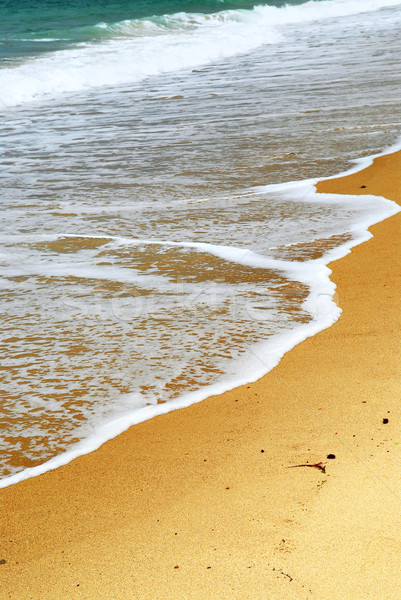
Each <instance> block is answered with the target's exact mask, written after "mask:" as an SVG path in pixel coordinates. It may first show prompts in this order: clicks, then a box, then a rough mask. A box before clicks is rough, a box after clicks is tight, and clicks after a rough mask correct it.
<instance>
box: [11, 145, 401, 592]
mask: <svg viewBox="0 0 401 600" xmlns="http://www.w3.org/2000/svg"><path fill="white" fill-rule="evenodd" d="M400 173H401V155H400V153H396V154H393V155H388V156H384V157H380V158H379V159H376V161H375V162H374V164H373V166H372V167H369V168H368V169H366V170H364V171H361V172H359V173H357V174H355V175H352V176H348V177H345V178H342V179H338V180H329V181H327V182H324V183H322V184H320V185H319V191H322V192H328V191H330V192H338V193H358V194H363V193H373V194H378V195H384V196H386V197H388V198H391V199H395V200H397V201H399V202H400V200H401V176H400ZM362 185H363V186H366V188H361V186H362ZM361 202H363V197H361ZM400 224H401V214H397V215H396V216H395V217H392V218H390V219H387V220H386V221H384V222H382V223H380V224H378V225H376V226H374V227H372V229H371V231H372V233H373V234H374V238H373V239H371V240H370V241H368V242H366V243H364V244H362V245H360V246H358V247H356V248H354V249H353V250H352V252H351V254H349V255H348V256H347V257H345V258H344V259H342V260H340V261H337V262H336V263H333V264H332V265H331V267H332V269H333V275H332V279H333V280H334V281H335V282H336V283H337V285H338V294H337V300H338V302H339V304H340V306H341V307H342V309H343V314H342V316H341V318H340V320H339V321H338V322H337V323H336V324H335V325H334V326H333V327H331V328H330V329H328V330H325V331H323V332H321V333H320V334H318V335H316V336H314V337H313V338H310V339H308V340H306V341H305V342H303V343H302V344H300V345H298V346H297V347H296V348H294V349H293V350H292V351H291V352H289V353H288V354H287V355H286V356H285V357H284V358H283V360H282V361H281V363H280V364H279V366H278V367H277V368H276V369H274V370H273V371H272V372H271V373H269V374H268V375H266V376H265V377H264V378H262V379H261V380H260V381H258V382H257V383H255V384H251V385H247V386H244V387H241V388H238V389H236V390H233V391H231V392H228V393H225V394H223V395H221V396H217V397H212V398H210V399H208V400H206V401H204V402H202V403H200V404H198V405H194V406H191V407H190V408H187V409H183V410H180V411H176V412H174V413H170V414H167V415H164V416H161V417H157V418H155V419H153V420H151V421H148V422H145V423H142V424H140V425H137V426H135V427H133V428H131V429H130V430H128V431H127V432H126V433H124V434H122V435H120V436H119V437H118V438H116V439H114V440H112V441H111V442H108V443H107V444H105V445H104V446H103V447H102V448H100V449H99V450H98V451H96V452H94V453H92V454H90V455H87V456H84V457H81V458H79V459H77V460H75V461H73V462H72V463H71V464H69V465H67V466H66V467H62V468H60V469H58V470H56V471H52V472H49V473H46V474H45V475H42V476H40V477H37V478H34V479H30V480H27V481H25V482H22V483H20V484H17V485H15V486H12V487H9V488H6V489H3V490H1V491H0V502H1V551H0V554H1V555H0V559H3V561H4V560H5V561H6V562H5V563H4V562H2V564H0V580H1V582H2V583H1V584H0V585H1V590H2V591H1V594H0V597H1V599H2V600H3V599H8V598H9V599H12V600H26V599H33V600H47V599H49V600H50V599H51V600H67V599H68V600H69V599H75V598H80V599H87V600H98V599H107V600H119V599H124V600H134V599H135V600H136V599H138V600H142V599H143V600H145V599H146V600H148V599H151V600H192V599H194V600H195V599H202V600H205V599H209V598H211V599H218V600H220V599H221V600H223V599H238V600H240V599H241V600H244V599H245V600H246V599H251V600H268V599H269V600H270V599H273V600H275V599H280V600H281V599H289V600H306V599H319V600H328V599H330V600H337V599H338V600H339V599H347V600H368V599H372V600H373V599H374V600H390V599H391V600H400V599H401V577H400V568H399V564H400V562H401V360H400V359H401V356H400V354H401V344H400V332H401V311H400V292H401V277H400V256H401V237H400V233H401V226H400ZM383 419H388V423H383ZM328 454H334V455H335V457H336V458H334V459H328V458H327V455H328ZM320 462H322V463H325V464H326V469H325V470H326V472H325V473H324V472H323V471H322V470H321V469H319V468H313V467H312V468H311V467H296V468H288V467H290V466H294V465H301V464H310V465H311V464H314V463H320Z"/></svg>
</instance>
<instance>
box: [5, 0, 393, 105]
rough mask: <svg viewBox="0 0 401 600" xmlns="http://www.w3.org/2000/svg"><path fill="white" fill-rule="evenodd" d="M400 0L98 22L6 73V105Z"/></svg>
mask: <svg viewBox="0 0 401 600" xmlns="http://www.w3.org/2000/svg"><path fill="white" fill-rule="evenodd" d="M400 4H401V0H364V1H363V2H361V1H360V0H323V1H320V2H316V1H310V2H306V3H305V4H301V5H297V6H284V7H281V8H277V7H273V6H266V5H263V6H256V7H255V8H254V9H253V10H243V9H240V10H227V11H221V12H219V13H215V14H211V15H204V14H196V13H193V14H191V13H177V14H174V15H165V16H164V17H155V18H154V19H138V20H132V21H130V20H125V21H121V22H119V23H110V24H108V23H99V24H97V25H95V26H94V29H97V31H98V32H102V35H101V36H100V38H99V36H98V35H97V36H95V38H94V40H93V41H90V42H87V43H80V44H77V45H76V46H75V47H73V48H70V49H65V50H58V51H55V52H53V53H51V52H49V53H48V54H46V55H45V56H41V57H38V58H31V59H29V60H27V61H26V62H22V63H18V64H15V65H13V64H12V65H11V66H5V67H3V68H2V69H1V70H0V79H1V91H0V103H1V104H3V105H4V106H6V107H7V106H14V105H18V104H21V103H25V102H30V101H32V100H43V99H46V98H47V97H51V98H53V97H57V96H59V95H60V94H65V93H76V92H81V91H83V90H88V89H92V88H101V87H104V86H124V85H129V84H133V83H136V82H139V81H142V80H144V79H146V78H148V77H152V76H158V75H162V74H165V73H174V72H178V71H180V70H183V69H193V68H196V67H201V66H204V65H208V64H211V63H213V62H214V61H217V60H220V59H223V58H230V57H233V56H236V55H240V54H244V53H247V52H250V51H252V50H255V49H257V48H258V47H260V46H263V45H265V44H278V43H284V44H285V43H288V39H287V36H286V30H285V27H286V26H288V25H290V26H294V25H299V26H302V25H303V24H305V23H308V22H311V21H319V20H327V19H330V20H333V19H336V18H342V17H346V16H351V15H357V14H359V13H364V12H369V11H376V10H380V9H383V8H387V7H394V6H399V5H400Z"/></svg>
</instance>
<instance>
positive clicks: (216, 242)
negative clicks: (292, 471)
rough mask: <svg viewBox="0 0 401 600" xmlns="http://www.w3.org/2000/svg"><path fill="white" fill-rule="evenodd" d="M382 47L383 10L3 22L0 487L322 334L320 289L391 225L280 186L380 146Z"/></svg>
mask: <svg viewBox="0 0 401 600" xmlns="http://www.w3.org/2000/svg"><path fill="white" fill-rule="evenodd" d="M400 28H401V0H364V1H363V2H362V0H320V1H319V2H291V3H284V2H275V3H273V2H270V3H269V4H263V5H262V4H254V3H244V2H241V3H236V2H218V3H217V2H216V3H214V2H207V3H204V2H196V3H190V2H174V3H168V2H161V3H158V4H156V3H147V2H142V3H141V2H120V3H111V2H103V3H102V2H78V1H75V2H68V3H67V2H64V3H62V2H42V1H41V2H37V3H36V4H35V3H33V2H18V1H13V2H12V3H11V2H10V3H4V2H3V3H1V4H0V31H1V34H0V40H1V46H0V48H1V57H2V60H1V62H0V120H1V127H0V152H1V155H2V160H1V167H0V168H1V174H2V187H1V190H0V203H1V210H2V223H3V227H2V230H1V232H0V276H1V279H0V314H1V333H2V337H1V339H0V373H1V381H0V390H1V394H2V398H1V402H0V419H1V423H2V437H0V450H1V456H2V464H1V468H0V474H1V475H2V476H6V475H9V474H11V473H17V474H18V473H19V472H22V470H23V469H24V468H26V467H33V466H35V465H40V464H41V463H43V462H44V461H46V460H47V459H49V458H51V457H54V456H60V455H61V454H62V453H63V452H65V451H67V450H68V451H72V452H75V453H78V454H79V453H80V452H83V451H87V450H88V448H91V449H93V448H94V447H96V444H97V445H98V444H99V443H101V441H104V440H105V439H107V437H110V436H112V435H115V434H117V433H118V432H119V431H121V430H122V429H123V428H124V427H126V426H128V424H130V423H135V422H138V421H140V420H143V419H145V418H150V417H152V416H154V415H156V414H160V412H163V411H166V410H171V409H173V408H177V407H179V406H183V405H185V404H190V403H191V402H194V401H198V400H200V399H201V398H204V397H205V396H207V395H209V394H210V393H212V392H217V391H221V390H223V389H227V387H232V386H234V385H238V384H239V383H241V382H242V383H243V382H245V381H250V380H251V379H255V378H256V377H258V376H260V375H261V374H263V373H265V372H266V371H268V370H269V369H270V368H272V366H274V364H276V363H277V361H278V360H279V359H280V357H281V356H282V355H283V353H284V352H286V351H287V350H288V349H289V348H291V347H292V346H293V345H294V343H296V342H297V341H300V340H301V339H303V338H304V337H306V336H307V335H312V334H313V333H315V332H316V331H317V330H318V329H319V328H322V327H323V326H328V325H329V324H330V323H331V322H333V320H334V319H335V318H337V317H338V314H339V312H338V308H337V307H335V305H333V303H332V301H331V297H332V295H333V293H334V288H333V285H332V284H331V283H330V281H329V279H328V270H327V269H326V268H325V266H324V265H325V264H326V263H327V262H328V260H329V259H330V257H333V256H340V255H341V254H343V253H344V252H345V251H346V250H347V248H349V246H350V244H352V243H356V241H358V240H359V241H360V240H361V239H366V227H367V225H368V223H370V222H372V221H373V220H375V219H376V220H377V219H379V218H381V217H382V216H383V215H384V214H385V212H386V211H385V210H384V209H386V210H387V209H388V207H387V208H386V206H387V205H385V204H384V205H383V204H382V203H380V201H379V200H377V199H374V198H370V199H366V200H364V201H363V202H361V201H360V199H358V201H354V200H352V199H348V200H338V199H335V198H325V197H315V196H314V194H313V186H312V185H311V184H310V183H309V184H308V183H305V184H304V183H302V184H300V185H299V186H295V188H292V187H291V186H288V185H286V183H288V182H291V181H294V180H296V181H300V180H307V179H309V178H316V177H324V176H329V175H333V174H335V173H338V172H340V171H342V170H344V169H347V168H349V166H350V165H351V164H352V162H351V161H352V160H353V159H356V158H359V157H364V156H365V157H366V156H369V155H372V154H375V153H378V152H381V151H382V150H383V148H385V147H386V146H387V145H389V144H392V143H394V142H395V141H396V140H397V139H398V138H399V136H400V134H401V109H400V103H399V72H400V67H401V64H400V62H401V61H400V49H399V39H398V37H399V30H400ZM266 186H267V187H266ZM383 207H384V208H383ZM386 214H388V213H386ZM321 306H325V307H326V309H327V310H328V313H329V314H327V310H326V309H325V311H323V314H322V313H321ZM166 435H168V432H167V433H166ZM85 440H86V441H87V444H86V441H85ZM76 444H78V446H77V445H76ZM79 444H83V446H82V445H81V446H79ZM82 448H84V449H82ZM68 456H72V455H71V454H68ZM60 460H61V459H60ZM62 460H64V459H62ZM45 468H46V467H45Z"/></svg>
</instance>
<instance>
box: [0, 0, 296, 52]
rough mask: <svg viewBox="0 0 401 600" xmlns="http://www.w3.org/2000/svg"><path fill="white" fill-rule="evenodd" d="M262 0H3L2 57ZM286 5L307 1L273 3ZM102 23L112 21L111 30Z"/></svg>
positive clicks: (0, 11)
mask: <svg viewBox="0 0 401 600" xmlns="http://www.w3.org/2000/svg"><path fill="white" fill-rule="evenodd" d="M257 4H258V3H257V2H252V1H249V0H248V1H247V0H203V1H199V0H198V1H193V2H191V1H190V0H181V1H179V0H176V1H174V2H172V1H171V0H170V1H169V0H160V1H159V2H155V1H154V0H142V1H141V0H122V1H120V2H109V1H108V0H103V1H98V0H86V1H80V0H73V1H71V2H63V1H60V0H43V1H42V0H37V1H36V2H35V1H34V2H31V1H29V0H25V1H24V0H12V1H7V0H5V1H3V2H1V3H0V60H2V61H9V60H11V59H15V58H16V57H23V56H25V57H26V56H34V55H36V54H38V53H42V52H52V51H54V50H57V49H61V48H68V47H70V46H71V45H74V44H77V43H80V42H90V41H91V42H96V41H97V40H101V39H104V38H107V37H110V28H112V26H113V25H115V24H116V23H120V22H122V21H133V20H139V19H152V20H153V21H154V22H156V23H157V22H160V17H162V16H163V15H172V14H175V13H201V14H208V13H216V12H219V11H223V10H238V9H242V10H250V9H252V8H253V7H254V6H255V5H257ZM284 4H293V5H297V4H302V0H295V1H294V0H293V1H292V2H285V0H272V1H271V2H269V5H271V6H277V7H279V6H283V5H284ZM100 24H102V25H103V24H107V25H108V26H109V29H107V28H106V29H105V28H102V27H99V25H100Z"/></svg>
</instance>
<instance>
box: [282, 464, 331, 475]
mask: <svg viewBox="0 0 401 600" xmlns="http://www.w3.org/2000/svg"><path fill="white" fill-rule="evenodd" d="M295 467H314V468H315V469H319V471H321V472H322V473H326V464H325V463H322V462H318V463H315V464H314V465H291V466H290V467H287V469H295Z"/></svg>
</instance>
